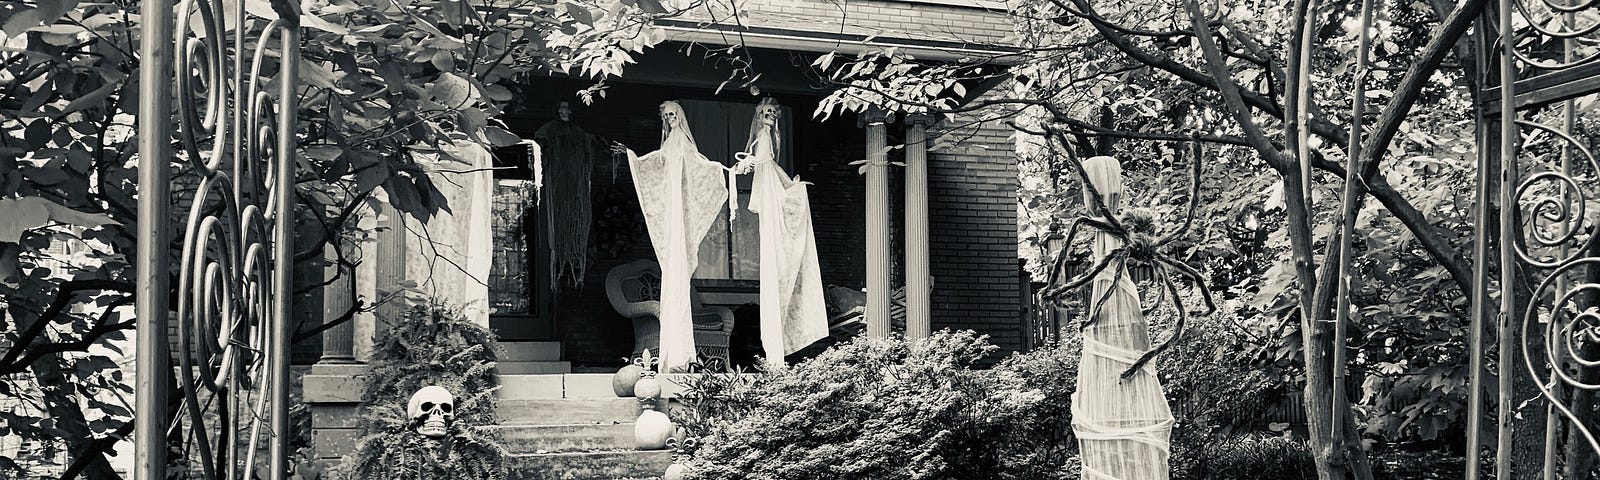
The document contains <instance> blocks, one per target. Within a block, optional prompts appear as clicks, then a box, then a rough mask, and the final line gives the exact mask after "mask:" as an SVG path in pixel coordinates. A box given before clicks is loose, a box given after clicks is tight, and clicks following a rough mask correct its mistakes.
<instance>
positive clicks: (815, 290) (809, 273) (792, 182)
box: [736, 98, 828, 364]
mask: <svg viewBox="0 0 1600 480" xmlns="http://www.w3.org/2000/svg"><path fill="white" fill-rule="evenodd" d="M777 115H778V104H777V102H775V101H773V100H772V99H771V98H768V99H765V100H763V101H762V102H761V104H759V105H757V106H756V113H755V117H754V118H753V119H752V120H751V122H750V123H751V125H750V141H749V143H748V144H747V145H746V150H747V151H746V152H741V153H739V154H737V155H736V156H737V157H738V158H739V167H738V170H739V171H741V172H746V171H748V172H751V173H753V174H754V177H753V178H752V182H751V191H750V206H749V208H750V211H752V212H756V213H757V214H759V215H760V238H761V294H760V299H761V345H762V347H763V349H764V350H765V352H766V359H767V362H769V363H773V364H781V363H783V358H784V357H785V356H787V355H789V354H791V353H794V352H796V351H798V350H800V349H802V348H805V347H806V346H808V345H811V344H812V343H814V342H816V341H817V340H820V339H822V338H823V337H826V336H828V316H827V310H826V309H827V307H826V304H825V303H824V300H823V296H822V293H823V291H822V273H821V269H820V268H819V265H818V263H817V241H816V235H815V234H814V233H813V230H812V225H811V200H810V197H809V195H808V193H807V191H806V186H807V185H808V184H806V183H804V182H801V181H799V179H798V178H794V179H791V178H789V176H788V175H787V174H786V173H785V172H784V171H783V167H781V166H779V165H778V161H777V158H776V157H777V152H778V151H780V149H779V145H778V142H779V141H780V140H779V138H778V132H777Z"/></svg>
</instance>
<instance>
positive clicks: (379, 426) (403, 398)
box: [332, 304, 506, 479]
mask: <svg viewBox="0 0 1600 480" xmlns="http://www.w3.org/2000/svg"><path fill="white" fill-rule="evenodd" d="M495 343H496V342H495V338H494V334H493V333H491V332H490V331H489V330H488V329H486V328H484V327H483V326H480V325H478V324H475V323H472V322H471V321H468V320H467V319H466V318H464V317H463V316H462V315H461V313H460V310H458V309H456V308H453V307H449V306H445V305H440V304H427V305H417V306H413V307H411V308H410V309H408V310H407V311H406V313H405V315H404V316H403V317H402V318H399V319H395V321H394V322H392V326H391V327H390V328H389V330H388V331H387V332H385V333H384V335H383V336H382V338H381V339H380V340H379V341H378V342H377V345H376V346H374V348H373V352H372V358H371V360H370V362H369V364H370V366H371V372H370V373H368V374H367V377H366V380H365V387H364V389H363V391H362V397H361V400H362V406H361V414H360V415H361V418H360V421H359V425H360V427H361V428H360V439H359V443H358V444H357V446H356V453H355V454H354V455H351V456H347V457H345V458H344V461H343V463H342V464H341V465H340V467H339V468H338V469H337V470H335V471H334V472H332V473H333V475H332V477H333V478H348V479H368V478H384V479H434V478H474V479H477V478H483V479H504V478H506V467H505V458H506V453H505V450H504V449H503V448H501V446H500V444H499V442H498V440H497V439H496V438H494V436H493V435H492V434H491V432H490V430H489V429H488V428H487V426H489V425H494V424H496V423H499V422H498V420H497V419H496V418H495V414H494V407H495V402H494V390H495V388H496V387H495V384H494V382H495V364H496V358H495V350H496V349H495ZM428 385H437V386H440V387H444V389H446V390H449V391H450V393H452V394H454V395H455V397H456V398H455V402H456V405H455V417H454V420H453V421H452V422H451V423H450V426H449V430H448V433H447V435H446V436H445V437H443V438H441V439H431V438H428V437H424V436H422V435H421V434H419V433H417V432H416V431H415V429H416V425H414V424H412V422H411V421H410V420H409V419H408V418H407V412H406V403H407V402H408V401H409V400H410V399H411V395H412V393H414V392H416V391H417V390H418V389H420V388H422V387H424V386H428Z"/></svg>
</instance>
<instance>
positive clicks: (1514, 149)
mask: <svg viewBox="0 0 1600 480" xmlns="http://www.w3.org/2000/svg"><path fill="white" fill-rule="evenodd" d="M1496 3H1497V4H1498V6H1497V8H1492V9H1491V10H1489V11H1487V12H1486V13H1485V14H1484V16H1483V17H1482V19H1480V22H1479V23H1478V26H1477V28H1478V29H1479V31H1480V32H1489V35H1483V36H1482V37H1480V38H1486V40H1484V41H1481V42H1479V44H1480V45H1479V47H1478V48H1479V51H1478V52H1477V56H1478V58H1479V59H1481V60H1483V62H1480V65H1484V66H1485V69H1484V70H1486V71H1485V72H1484V73H1483V77H1481V78H1480V80H1485V82H1483V83H1480V85H1497V87H1495V88H1493V89H1488V90H1485V95H1483V96H1482V98H1486V99H1487V100H1486V102H1485V105H1483V108H1481V109H1480V110H1479V111H1480V112H1484V113H1483V114H1484V118H1480V119H1479V125H1480V127H1479V130H1478V131H1479V157H1478V160H1479V163H1478V168H1479V172H1480V174H1479V185H1478V199H1479V200H1478V203H1479V209H1478V219H1479V221H1478V232H1477V237H1476V239H1475V243H1476V248H1475V249H1474V251H1475V252H1476V255H1475V259H1476V260H1477V261H1476V262H1475V263H1476V266H1475V268H1474V277H1475V282H1474V283H1475V285H1474V292H1473V296H1472V301H1473V317H1472V327H1471V328H1472V335H1473V336H1472V339H1471V341H1470V344H1469V345H1470V348H1471V352H1470V354H1469V357H1470V359H1471V363H1472V370H1471V372H1472V373H1471V389H1470V390H1469V392H1470V393H1469V395H1470V397H1469V399H1468V411H1467V418H1468V422H1469V423H1468V427H1467V434H1468V439H1467V445H1468V449H1467V473H1466V477H1467V478H1468V479H1469V480H1476V479H1478V478H1480V475H1481V472H1480V469H1481V466H1482V459H1481V458H1480V457H1481V454H1480V452H1479V449H1478V448H1477V446H1478V445H1482V443H1481V442H1480V438H1479V437H1480V433H1479V432H1480V430H1481V428H1480V426H1481V425H1480V422H1481V420H1480V419H1483V418H1485V405H1484V401H1485V399H1484V394H1483V392H1484V391H1485V389H1486V388H1487V387H1486V385H1485V383H1486V379H1485V378H1484V375H1483V373H1484V372H1485V365H1484V363H1485V361H1486V360H1485V356H1484V353H1485V347H1484V342H1485V341H1486V340H1487V339H1486V338H1485V336H1486V335H1485V333H1484V327H1485V323H1487V322H1488V321H1489V318H1488V317H1489V316H1490V315H1491V314H1492V313H1493V312H1494V311H1498V312H1502V314H1500V315H1498V316H1496V317H1495V321H1496V328H1495V329H1494V332H1495V338H1494V341H1495V342H1496V345H1497V346H1498V347H1497V351H1498V352H1499V354H1498V358H1497V359H1496V360H1497V363H1498V364H1497V371H1498V372H1501V374H1500V375H1498V378H1497V379H1496V380H1495V381H1496V383H1497V390H1496V391H1497V392H1498V396H1497V398H1496V400H1497V407H1496V408H1495V411H1496V412H1498V414H1497V415H1496V421H1495V423H1496V425H1495V432H1496V437H1497V441H1496V442H1495V445H1496V450H1495V455H1496V461H1495V463H1494V465H1495V467H1496V475H1495V478H1511V474H1512V462H1513V455H1512V451H1513V445H1512V442H1513V436H1512V433H1513V431H1514V429H1516V428H1543V431H1544V436H1545V439H1544V446H1545V449H1544V456H1543V459H1542V461H1543V463H1542V469H1543V472H1542V473H1543V478H1545V479H1554V478H1566V476H1567V473H1571V472H1567V473H1558V471H1557V469H1558V467H1559V466H1560V465H1561V464H1562V461H1563V459H1562V458H1561V456H1560V454H1559V453H1558V452H1559V450H1560V448H1558V447H1559V446H1561V445H1563V444H1566V445H1567V446H1568V447H1569V448H1574V449H1592V450H1593V451H1594V452H1596V454H1600V440H1597V437H1600V425H1595V424H1594V422H1593V421H1592V420H1585V417H1584V416H1583V415H1580V414H1578V412H1575V411H1574V402H1573V401H1572V396H1571V395H1570V393H1571V392H1574V391H1580V390H1582V391H1591V392H1593V391H1597V390H1600V376H1597V375H1596V373H1597V372H1600V370H1597V369H1600V310H1596V309H1595V308H1596V307H1600V295H1596V292H1600V283H1596V282H1595V281H1594V278H1595V277H1594V276H1592V274H1590V273H1589V272H1590V271H1591V270H1597V271H1600V248H1597V247H1600V222H1597V221H1594V220H1591V219H1590V218H1589V217H1590V216H1591V212H1589V211H1588V210H1589V209H1592V206H1590V205H1587V202H1589V201H1593V200H1594V197H1593V195H1592V193H1593V190H1594V189H1595V188H1596V187H1600V163H1597V161H1596V160H1597V159H1596V158H1595V156H1594V155H1593V153H1592V152H1591V151H1590V150H1589V148H1588V143H1589V142H1588V141H1587V140H1585V139H1583V138H1581V137H1577V136H1574V127H1575V124H1576V123H1575V122H1576V113H1577V112H1576V110H1575V108H1574V107H1575V104H1574V102H1573V99H1574V98H1578V97H1582V96H1585V95H1591V94H1595V93H1600V53H1592V52H1593V49H1592V47H1589V48H1590V50H1589V52H1591V53H1588V54H1585V53H1582V52H1583V50H1580V49H1579V47H1580V42H1579V40H1584V41H1587V42H1588V43H1590V44H1591V45H1592V43H1593V42H1592V41H1593V40H1597V39H1600V35H1596V32H1597V31H1600V1H1597V0H1498V2H1496ZM1490 22H1494V23H1493V24H1491V23H1490ZM1496 63H1498V67H1499V69H1498V71H1496V72H1493V73H1490V72H1488V71H1487V70H1488V66H1489V65H1494V64H1496ZM1493 137H1498V142H1497V143H1493V144H1491V143H1490V141H1489V139H1491V138H1493ZM1496 172H1498V173H1496ZM1496 175H1498V178H1496ZM1495 194H1497V195H1498V200H1497V201H1494V202H1492V203H1494V204H1496V205H1499V206H1502V207H1506V208H1500V211H1499V212H1498V213H1499V215H1498V218H1497V219H1494V220H1491V219H1490V218H1489V215H1490V214H1491V213H1490V210H1489V208H1488V207H1487V205H1488V204H1490V203H1491V202H1490V201H1489V198H1490V196H1491V195H1495ZM1493 245H1500V246H1504V248H1500V249H1499V252H1498V254H1499V255H1498V257H1497V258H1495V259H1494V260H1491V259H1490V257H1489V256H1490V255H1492V253H1491V252H1493V251H1494V250H1493V248H1494V247H1493ZM1491 265H1495V266H1494V267H1493V268H1494V269H1497V270H1498V276H1497V277H1495V276H1491ZM1519 277H1521V278H1519ZM1519 282H1527V283H1530V284H1531V285H1529V286H1530V287H1531V288H1532V289H1533V290H1532V294H1531V296H1529V297H1527V298H1530V299H1531V300H1530V301H1528V302H1527V304H1525V305H1519V304H1518V302H1517V297H1518V295H1517V294H1514V293H1513V294H1505V293H1504V292H1506V291H1507V290H1511V291H1513V292H1515V291H1516V290H1515V287H1512V288H1509V289H1508V288H1502V287H1501V286H1505V285H1510V286H1515V285H1518V283H1519ZM1491 289H1494V290H1497V291H1500V292H1502V294H1501V295H1499V296H1500V298H1499V299H1498V302H1499V303H1498V305H1496V306H1491V305H1490V303H1489V302H1490V300H1489V298H1490V297H1489V292H1490V290H1491ZM1522 375H1526V376H1527V378H1526V379H1522V380H1518V377H1519V376H1522ZM1514 381H1524V382H1531V383H1533V388H1534V389H1536V390H1537V391H1538V392H1540V396H1541V397H1542V399H1543V400H1544V402H1543V403H1542V404H1543V405H1545V407H1546V411H1545V415H1544V416H1542V417H1541V416H1537V415H1535V416H1534V417H1536V418H1532V419H1531V421H1530V422H1528V423H1529V424H1528V425H1521V426H1518V425H1514V424H1513V420H1514V418H1513V415H1512V414H1511V412H1513V411H1515V410H1516V408H1517V405H1518V402H1522V401H1526V400H1528V399H1526V398H1521V397H1518V396H1517V391H1518V389H1517V385H1516V384H1514V383H1513V382H1514ZM1536 405H1537V404H1536ZM1591 408H1592V407H1591ZM1569 468H1570V467H1569Z"/></svg>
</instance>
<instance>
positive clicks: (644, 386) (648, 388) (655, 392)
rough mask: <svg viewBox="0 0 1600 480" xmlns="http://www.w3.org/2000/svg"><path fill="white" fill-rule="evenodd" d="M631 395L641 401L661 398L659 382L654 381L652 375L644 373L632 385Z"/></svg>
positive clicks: (653, 375) (654, 377)
mask: <svg viewBox="0 0 1600 480" xmlns="http://www.w3.org/2000/svg"><path fill="white" fill-rule="evenodd" d="M633 395H634V396H636V397H639V398H640V399H642V400H655V399H658V398H661V381H660V380H657V379H656V376H655V374H654V373H651V372H644V377H643V378H640V379H639V381H638V383H635V384H634V385H633Z"/></svg>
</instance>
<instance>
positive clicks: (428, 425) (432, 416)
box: [406, 385, 456, 438]
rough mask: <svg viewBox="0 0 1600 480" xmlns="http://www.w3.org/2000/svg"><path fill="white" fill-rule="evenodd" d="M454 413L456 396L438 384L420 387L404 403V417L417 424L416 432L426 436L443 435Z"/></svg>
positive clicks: (435, 436) (436, 436)
mask: <svg viewBox="0 0 1600 480" xmlns="http://www.w3.org/2000/svg"><path fill="white" fill-rule="evenodd" d="M455 414H456V396H455V395H451V394H450V391H449V390H445V389H444V388H443V387H439V386H433V385H430V386H426V387H422V389H421V390H417V393H413V394H411V401H410V402H408V403H406V418H409V419H411V422H412V423H414V424H416V425H417V433H420V434H422V435H423V436H427V437H433V438H438V437H443V436H445V434H446V431H445V430H446V428H448V427H449V426H450V420H451V419H452V418H455Z"/></svg>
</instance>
